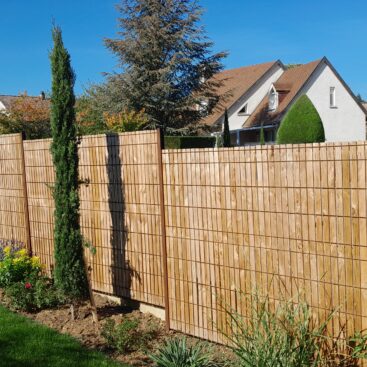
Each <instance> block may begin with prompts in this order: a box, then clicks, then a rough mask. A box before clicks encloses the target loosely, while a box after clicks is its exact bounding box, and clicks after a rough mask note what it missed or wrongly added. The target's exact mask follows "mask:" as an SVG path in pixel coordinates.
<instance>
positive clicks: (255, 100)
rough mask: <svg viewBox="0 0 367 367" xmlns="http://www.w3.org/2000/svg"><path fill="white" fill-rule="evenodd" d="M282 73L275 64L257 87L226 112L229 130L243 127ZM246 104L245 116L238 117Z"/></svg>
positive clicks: (281, 69)
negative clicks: (246, 111)
mask: <svg viewBox="0 0 367 367" xmlns="http://www.w3.org/2000/svg"><path fill="white" fill-rule="evenodd" d="M283 73H284V70H283V68H282V66H281V65H280V64H277V65H276V66H275V67H274V68H273V69H272V70H271V72H269V73H268V75H266V76H264V78H263V80H260V82H259V83H258V85H257V86H256V87H255V88H254V89H253V90H250V91H249V92H248V93H246V95H244V96H243V97H242V98H241V99H240V100H238V101H237V102H236V103H235V105H234V106H232V107H231V108H230V110H229V111H228V121H229V129H230V130H238V129H241V128H242V127H243V124H244V123H245V122H246V120H247V119H248V118H249V116H250V115H251V114H252V113H254V111H255V110H256V108H257V107H258V105H259V104H260V103H261V101H262V100H263V99H264V98H265V96H266V95H267V94H268V92H269V90H270V88H271V86H272V85H273V84H274V83H275V82H276V81H277V80H278V79H279V78H280V76H281V75H282V74H283ZM246 103H247V105H248V114H247V115H246V116H244V115H239V112H240V111H241V110H242V108H243V107H244V106H245V104H246Z"/></svg>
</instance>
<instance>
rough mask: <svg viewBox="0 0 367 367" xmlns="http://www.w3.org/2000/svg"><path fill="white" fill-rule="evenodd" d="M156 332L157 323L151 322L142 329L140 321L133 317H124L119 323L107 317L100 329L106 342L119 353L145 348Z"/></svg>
mask: <svg viewBox="0 0 367 367" xmlns="http://www.w3.org/2000/svg"><path fill="white" fill-rule="evenodd" d="M157 334H158V324H156V323H154V322H152V323H151V325H150V328H148V329H145V330H143V329H142V328H141V327H140V321H139V320H138V319H137V318H135V317H130V318H129V317H125V318H124V319H123V320H122V322H121V323H120V324H116V322H115V321H114V320H112V319H108V320H107V321H106V323H105V324H104V326H103V330H102V336H103V337H104V338H105V339H106V341H107V344H108V345H109V346H110V347H112V348H114V349H117V350H118V351H119V352H120V353H126V352H132V351H136V350H138V349H145V348H147V346H148V344H149V342H151V341H152V340H153V339H155V338H156V336H157Z"/></svg>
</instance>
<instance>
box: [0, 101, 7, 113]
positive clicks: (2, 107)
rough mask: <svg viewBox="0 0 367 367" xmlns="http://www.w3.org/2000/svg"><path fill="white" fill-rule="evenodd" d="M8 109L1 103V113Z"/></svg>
mask: <svg viewBox="0 0 367 367" xmlns="http://www.w3.org/2000/svg"><path fill="white" fill-rule="evenodd" d="M5 110H6V108H5V106H4V105H3V103H2V102H1V101H0V111H5Z"/></svg>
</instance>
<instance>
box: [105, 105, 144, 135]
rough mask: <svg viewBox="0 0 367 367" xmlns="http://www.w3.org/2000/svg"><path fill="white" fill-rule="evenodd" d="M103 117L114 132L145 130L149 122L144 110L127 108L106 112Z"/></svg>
mask: <svg viewBox="0 0 367 367" xmlns="http://www.w3.org/2000/svg"><path fill="white" fill-rule="evenodd" d="M103 117H104V120H105V122H106V125H107V128H108V129H109V131H110V132H114V133H125V132H131V131H139V130H143V129H144V128H145V127H146V126H147V124H148V118H147V116H146V115H145V112H144V110H142V111H139V112H135V111H129V110H128V109H127V108H125V109H124V110H123V111H122V112H120V113H115V114H111V113H105V114H104V115H103Z"/></svg>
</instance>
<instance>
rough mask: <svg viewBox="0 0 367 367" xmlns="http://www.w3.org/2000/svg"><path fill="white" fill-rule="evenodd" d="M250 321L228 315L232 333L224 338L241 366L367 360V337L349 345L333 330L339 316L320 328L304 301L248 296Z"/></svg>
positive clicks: (299, 366)
mask: <svg viewBox="0 0 367 367" xmlns="http://www.w3.org/2000/svg"><path fill="white" fill-rule="evenodd" d="M243 297H244V298H245V299H244V300H243V302H245V303H246V304H247V305H248V307H249V309H250V313H249V316H248V319H245V318H244V317H243V316H242V315H240V314H238V313H237V312H236V311H234V310H228V309H227V310H226V312H227V315H228V322H229V324H230V329H231V332H230V334H226V333H223V334H224V335H225V336H226V337H227V338H228V340H229V341H230V344H231V348H232V349H233V351H234V353H235V354H236V355H237V357H238V358H239V361H240V363H239V365H240V366H241V367H271V366H277V367H303V366H304V367H321V366H325V367H327V366H345V367H346V366H356V365H357V360H358V359H367V334H366V333H356V334H355V335H354V336H353V337H351V338H348V339H347V340H346V339H344V338H343V337H342V334H340V335H339V336H338V337H335V335H329V334H328V332H327V326H328V324H329V322H330V321H331V320H332V318H333V317H334V314H335V312H330V314H329V316H328V317H327V318H326V320H325V321H324V322H322V323H318V322H317V321H316V320H315V319H314V317H313V315H312V311H311V309H310V307H309V306H308V305H307V304H306V303H305V302H303V301H302V300H301V299H297V300H289V301H286V300H282V301H280V302H279V303H278V305H270V302H269V299H268V297H261V296H259V295H258V294H257V293H254V294H251V295H243Z"/></svg>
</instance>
